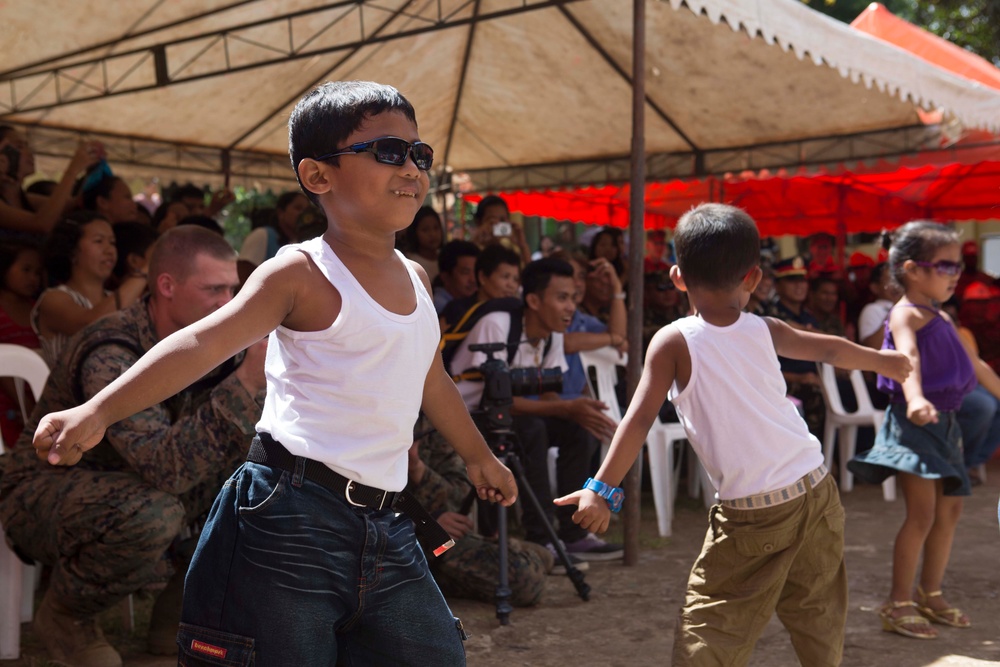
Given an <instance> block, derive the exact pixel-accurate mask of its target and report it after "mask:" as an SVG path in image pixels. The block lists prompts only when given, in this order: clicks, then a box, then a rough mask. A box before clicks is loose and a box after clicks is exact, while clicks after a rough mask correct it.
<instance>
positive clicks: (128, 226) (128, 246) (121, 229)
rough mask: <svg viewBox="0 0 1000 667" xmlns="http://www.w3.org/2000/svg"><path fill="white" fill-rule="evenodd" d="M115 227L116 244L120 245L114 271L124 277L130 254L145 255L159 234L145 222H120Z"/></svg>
mask: <svg viewBox="0 0 1000 667" xmlns="http://www.w3.org/2000/svg"><path fill="white" fill-rule="evenodd" d="M113 229H114V230H115V245H116V246H118V262H117V263H115V270H114V272H113V273H114V275H116V276H118V277H119V278H122V277H123V276H124V275H125V274H126V273H128V256H129V255H145V254H146V251H147V250H149V247H150V246H151V245H153V244H154V243H156V238H157V237H158V236H159V234H157V233H156V230H155V229H153V228H152V227H150V226H149V225H147V224H145V223H143V222H119V223H118V224H117V225H114V227H113Z"/></svg>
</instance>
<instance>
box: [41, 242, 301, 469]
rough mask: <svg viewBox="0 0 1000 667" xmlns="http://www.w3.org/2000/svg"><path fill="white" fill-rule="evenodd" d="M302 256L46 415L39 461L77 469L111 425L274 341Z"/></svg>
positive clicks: (268, 270) (262, 271)
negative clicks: (85, 395) (81, 398)
mask: <svg viewBox="0 0 1000 667" xmlns="http://www.w3.org/2000/svg"><path fill="white" fill-rule="evenodd" d="M295 255H299V253H289V255H288V256H286V257H282V258H280V259H278V260H275V261H272V262H268V263H267V266H265V265H262V266H261V267H260V268H259V269H258V270H257V271H255V272H254V273H253V275H252V276H251V277H250V279H249V280H248V281H247V284H246V285H244V287H243V289H242V290H241V291H240V293H239V294H238V295H237V296H236V298H235V299H233V300H232V301H230V302H229V303H227V304H226V305H225V306H223V307H222V308H220V309H219V310H217V311H216V312H214V313H212V314H210V315H208V316H207V317H205V318H203V319H201V320H199V321H198V322H195V323H194V324H192V325H190V326H188V327H186V328H184V329H181V330H180V331H177V332H176V333H174V334H172V335H170V336H168V337H167V338H165V339H163V340H162V341H160V342H159V343H157V344H156V345H155V346H154V347H153V348H152V349H151V350H150V351H149V352H147V353H146V354H144V355H143V356H142V357H141V358H140V359H139V361H137V362H136V364H135V365H134V366H132V367H131V368H130V369H129V370H128V371H126V372H125V373H124V374H123V375H122V376H121V377H119V378H118V379H117V380H115V381H114V382H112V383H111V384H110V385H108V386H107V387H105V388H104V389H102V390H101V391H100V392H98V393H97V394H96V395H94V397H93V398H91V399H90V400H89V401H87V402H86V403H84V404H83V405H80V406H78V407H75V408H72V409H70V410H64V411H61V412H54V413H52V414H49V415H46V416H45V417H43V418H42V420H41V421H40V422H39V424H38V428H37V429H36V430H35V436H34V440H33V442H32V446H33V447H34V448H35V452H36V454H37V455H38V457H39V458H41V459H47V460H48V461H49V463H52V464H56V465H74V464H75V463H77V462H78V461H79V460H80V458H81V457H82V456H83V453H84V452H85V451H86V450H88V449H91V448H92V447H94V446H95V445H97V443H99V442H100V441H101V439H102V438H103V437H104V431H105V430H106V429H107V428H108V426H110V425H111V424H113V423H115V422H117V421H119V420H121V419H124V418H125V417H128V416H130V415H133V414H135V413H137V412H140V411H142V410H145V409H146V408H148V407H150V406H151V405H156V404H157V403H161V402H163V401H164V400H166V399H167V398H169V397H171V396H173V395H174V394H176V393H178V392H179V391H181V390H182V389H184V388H185V387H187V386H188V385H190V384H191V383H192V382H194V381H195V380H197V379H198V378H200V377H202V376H203V375H205V374H206V373H208V372H209V371H210V370H212V369H213V368H215V367H217V366H218V365H219V364H220V363H222V362H223V361H225V360H226V359H228V358H230V357H232V356H233V355H234V354H236V353H237V352H239V351H240V350H243V349H245V348H247V347H249V346H250V345H251V344H253V343H255V342H257V341H259V340H260V339H261V338H263V337H264V336H266V335H267V334H269V333H270V332H271V331H272V330H273V329H274V328H275V327H277V326H278V325H279V324H281V323H282V321H283V320H284V319H285V317H286V316H287V315H288V314H289V313H290V312H291V310H292V305H293V303H294V301H295V299H294V292H295V287H294V286H295V285H296V284H298V283H301V282H303V281H302V276H301V275H296V274H297V272H300V271H304V270H307V269H306V268H305V267H303V266H302V261H305V259H304V256H301V259H299V258H296V257H295Z"/></svg>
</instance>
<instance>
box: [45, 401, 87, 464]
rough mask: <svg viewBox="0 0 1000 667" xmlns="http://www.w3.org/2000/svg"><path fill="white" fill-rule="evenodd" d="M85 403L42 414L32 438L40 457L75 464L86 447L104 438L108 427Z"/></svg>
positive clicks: (58, 462)
mask: <svg viewBox="0 0 1000 667" xmlns="http://www.w3.org/2000/svg"><path fill="white" fill-rule="evenodd" d="M85 407H86V406H80V407H76V408H71V409H69V410H63V411H62V412H53V413H51V414H47V415H45V416H44V417H42V420H41V421H40V422H39V423H38V428H37V429H35V437H34V438H33V439H32V441H31V446H32V447H34V448H35V455H36V456H38V458H40V459H41V460H43V461H48V462H49V463H51V464H52V465H60V466H71V465H76V464H77V463H79V462H80V459H81V458H83V453H84V452H85V451H87V450H88V449H91V448H93V447H94V446H95V445H97V443H99V442H100V441H101V440H102V439H104V430H105V427H104V426H103V425H102V424H101V423H100V422H99V420H98V419H97V418H96V417H94V415H93V413H92V412H91V411H90V410H89V409H85Z"/></svg>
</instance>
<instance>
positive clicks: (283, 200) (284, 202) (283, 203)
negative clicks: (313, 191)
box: [274, 190, 305, 211]
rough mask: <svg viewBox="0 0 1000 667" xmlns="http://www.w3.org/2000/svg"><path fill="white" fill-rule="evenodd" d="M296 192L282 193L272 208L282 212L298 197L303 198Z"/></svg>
mask: <svg viewBox="0 0 1000 667" xmlns="http://www.w3.org/2000/svg"><path fill="white" fill-rule="evenodd" d="M304 196H305V195H303V194H302V193H301V192H299V191H298V190H289V191H288V192H282V193H281V196H279V197H278V201H277V202H276V203H275V204H274V208H276V209H278V210H279V211H284V210H285V209H286V208H288V207H289V206H291V205H292V202H293V201H295V200H296V199H298V198H299V197H304Z"/></svg>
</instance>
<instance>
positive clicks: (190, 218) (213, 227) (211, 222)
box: [177, 215, 226, 236]
mask: <svg viewBox="0 0 1000 667" xmlns="http://www.w3.org/2000/svg"><path fill="white" fill-rule="evenodd" d="M182 225H195V226H197V227H201V228H203V229H207V230H208V231H210V232H215V233H216V234H218V235H219V236H225V235H226V230H224V229H223V228H222V225H220V224H219V223H218V222H216V221H215V219H213V218H210V217H208V216H207V215H187V216H184V217H183V218H181V219H180V220H178V221H177V226H178V227H180V226H182Z"/></svg>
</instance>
